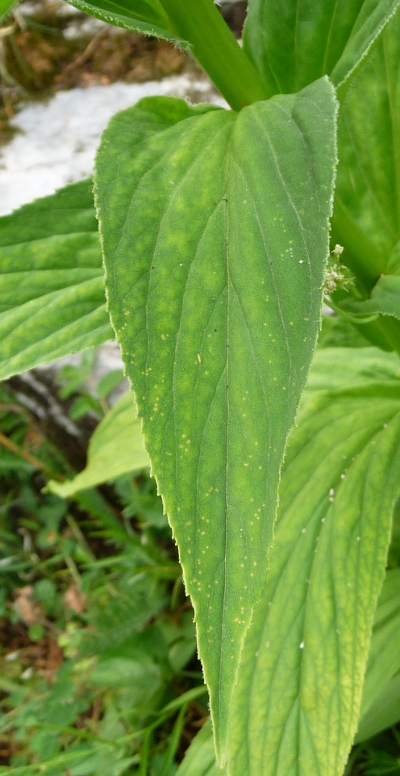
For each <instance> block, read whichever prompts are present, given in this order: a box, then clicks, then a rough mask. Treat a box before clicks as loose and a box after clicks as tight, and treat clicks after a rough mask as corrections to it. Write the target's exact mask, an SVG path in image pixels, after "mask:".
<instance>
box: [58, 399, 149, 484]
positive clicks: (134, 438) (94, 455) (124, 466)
mask: <svg viewBox="0 0 400 776" xmlns="http://www.w3.org/2000/svg"><path fill="white" fill-rule="evenodd" d="M148 465H149V459H148V456H147V453H146V451H145V449H144V443H143V437H142V431H141V423H140V420H139V419H138V417H137V407H136V404H135V402H134V400H133V396H132V395H131V394H130V393H128V394H125V395H124V396H122V397H121V398H120V399H119V401H117V403H116V404H115V405H114V407H113V408H112V409H111V410H110V412H109V413H108V414H107V415H106V417H105V418H104V420H102V421H101V423H99V425H98V426H97V428H96V430H95V432H94V434H93V436H92V438H91V440H90V443H89V449H88V462H87V466H86V468H85V469H84V470H83V471H82V472H80V473H79V474H78V475H77V476H76V477H74V479H73V480H67V481H66V482H62V483H60V482H56V481H55V480H51V481H50V482H49V484H48V488H49V490H51V491H52V492H53V493H56V494H57V495H58V496H61V497H62V498H68V497H69V496H73V495H74V494H75V493H77V492H78V491H80V490H84V489H86V488H92V487H93V486H95V485H100V484H101V483H104V482H107V481H108V480H111V479H113V478H114V477H118V476H119V475H120V474H126V473H127V472H131V471H135V469H143V468H144V467H145V466H148Z"/></svg>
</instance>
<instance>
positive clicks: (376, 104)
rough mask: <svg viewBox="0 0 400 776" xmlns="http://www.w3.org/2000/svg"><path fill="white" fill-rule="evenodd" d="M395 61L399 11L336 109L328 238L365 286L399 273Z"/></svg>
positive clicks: (399, 103)
mask: <svg viewBox="0 0 400 776" xmlns="http://www.w3.org/2000/svg"><path fill="white" fill-rule="evenodd" d="M399 61H400V12H399V13H397V14H396V16H395V17H394V18H393V19H391V21H390V22H389V24H388V26H387V27H386V29H385V30H384V32H383V34H382V35H381V37H380V38H379V40H378V41H377V42H376V44H375V45H374V47H373V50H372V51H371V53H370V55H369V56H368V58H367V60H366V61H365V62H364V63H363V64H362V66H361V67H360V69H359V70H358V71H357V73H355V75H354V76H353V78H352V80H351V83H350V86H349V88H348V89H347V91H346V92H345V95H344V97H343V99H342V102H341V109H340V113H339V122H338V144H339V159H340V162H339V165H338V174H337V181H336V190H335V207H334V214H333V219H332V230H333V240H334V241H335V242H337V243H339V244H340V245H342V246H343V247H344V253H343V257H342V258H343V261H344V262H345V263H346V264H347V265H348V266H350V267H354V269H355V271H356V274H357V276H358V277H360V278H361V280H362V281H364V282H365V283H366V284H367V288H371V289H372V287H373V286H374V284H375V283H376V282H377V281H378V279H379V276H380V275H381V274H382V273H384V274H386V273H388V272H390V273H393V274H399V271H398V263H399V261H398V260H399V246H400V242H399V241H400V220H399V210H398V202H399V197H400V189H399V181H400V154H399V137H400V89H399V87H398V68H399ZM350 170H351V175H350V174H349V171H350ZM396 257H397V259H396ZM396 266H397V269H396ZM385 282H386V281H385ZM378 288H380V286H378Z"/></svg>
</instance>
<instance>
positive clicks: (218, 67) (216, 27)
mask: <svg viewBox="0 0 400 776" xmlns="http://www.w3.org/2000/svg"><path fill="white" fill-rule="evenodd" d="M161 2H162V5H163V7H164V10H165V11H166V13H167V14H168V17H169V19H170V21H171V23H172V25H173V26H174V28H175V30H176V32H177V34H178V35H179V37H180V38H181V39H183V40H186V41H187V42H188V43H189V44H190V46H191V51H192V53H193V56H194V57H195V58H196V59H197V61H198V62H199V63H200V64H201V66H202V67H203V68H204V70H205V71H206V73H207V75H208V76H209V77H210V78H211V80H212V82H213V83H214V84H215V86H216V87H217V89H218V90H219V91H220V92H221V94H222V96H223V97H225V99H226V101H227V102H228V103H229V105H230V106H231V108H233V110H240V109H241V108H243V107H244V106H245V105H250V104H251V103H252V102H256V101H257V100H267V99H268V98H269V97H271V93H270V92H269V90H268V88H267V86H266V85H265V83H264V81H263V80H262V78H261V76H260V75H259V73H258V72H257V70H256V69H255V67H254V65H253V64H252V63H251V62H250V60H249V59H248V57H247V55H246V54H245V52H244V51H243V50H242V49H241V47H240V46H239V44H238V42H237V40H236V38H235V36H234V35H233V33H232V32H231V31H230V29H229V27H228V25H227V24H225V22H224V20H223V18H222V16H221V14H220V13H219V11H218V10H217V8H216V7H215V5H214V3H213V0H161Z"/></svg>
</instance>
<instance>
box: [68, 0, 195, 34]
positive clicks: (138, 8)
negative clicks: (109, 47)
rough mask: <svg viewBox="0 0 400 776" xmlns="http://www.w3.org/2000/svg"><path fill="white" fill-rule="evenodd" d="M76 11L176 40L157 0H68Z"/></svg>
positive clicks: (134, 29)
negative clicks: (94, 0)
mask: <svg viewBox="0 0 400 776" xmlns="http://www.w3.org/2000/svg"><path fill="white" fill-rule="evenodd" d="M68 2H70V4H71V5H74V6H75V8H79V10H80V11H84V12H85V13H88V14H90V15H91V16H95V17H96V18H97V19H102V21H105V22H108V23H109V24H115V25H116V26H117V27H123V28H124V29H126V30H133V31H134V32H141V33H142V34H143V35H154V36H155V37H157V38H164V39H166V40H174V41H179V42H180V43H181V44H183V43H184V41H182V40H179V35H178V34H177V33H176V31H175V30H174V28H173V26H172V24H171V22H170V19H169V18H168V15H167V14H166V13H165V11H164V9H163V6H162V3H161V2H160V0H96V2H93V1H91V2H90V1H89V0H68Z"/></svg>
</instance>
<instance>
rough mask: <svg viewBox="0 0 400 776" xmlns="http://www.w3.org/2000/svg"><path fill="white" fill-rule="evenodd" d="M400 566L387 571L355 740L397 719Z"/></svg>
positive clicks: (399, 708)
mask: <svg viewBox="0 0 400 776" xmlns="http://www.w3.org/2000/svg"><path fill="white" fill-rule="evenodd" d="M399 637H400V569H398V568H397V569H390V570H389V571H387V572H386V577H385V581H384V584H383V588H382V591H381V594H380V596H379V601H378V606H377V610H376V613H375V621H374V628H373V631H372V639H371V649H370V652H369V656H368V665H367V673H366V677H365V683H364V688H363V697H362V704H361V714H360V722H359V726H358V731H357V735H356V739H355V740H356V742H358V741H364V740H365V739H366V738H370V737H371V736H374V735H376V734H377V733H379V732H380V731H381V730H384V729H385V728H386V727H389V726H390V725H393V724H394V723H395V722H397V721H398V720H399V719H400V699H399V687H400V684H399V682H400V676H396V675H397V674H398V672H399V670H400V655H399V649H398V644H399Z"/></svg>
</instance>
